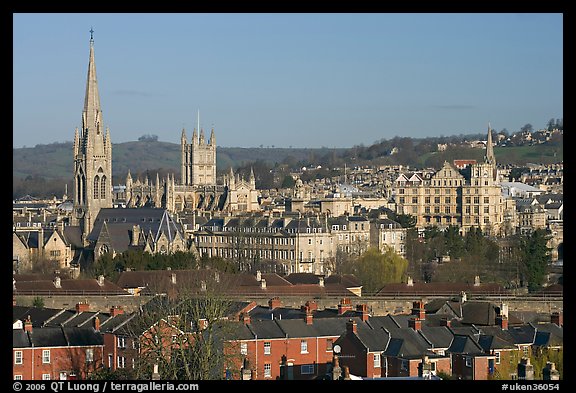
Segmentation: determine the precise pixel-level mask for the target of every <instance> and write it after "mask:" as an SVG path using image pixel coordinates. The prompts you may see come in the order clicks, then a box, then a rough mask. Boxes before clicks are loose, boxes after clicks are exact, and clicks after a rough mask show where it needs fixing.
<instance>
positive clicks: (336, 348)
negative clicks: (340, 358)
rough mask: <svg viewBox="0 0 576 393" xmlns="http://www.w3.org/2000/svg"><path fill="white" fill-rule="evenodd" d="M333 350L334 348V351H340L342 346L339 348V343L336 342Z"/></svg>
mask: <svg viewBox="0 0 576 393" xmlns="http://www.w3.org/2000/svg"><path fill="white" fill-rule="evenodd" d="M333 350H334V352H335V353H340V351H341V350H342V348H340V345H338V344H336V345H334V348H333Z"/></svg>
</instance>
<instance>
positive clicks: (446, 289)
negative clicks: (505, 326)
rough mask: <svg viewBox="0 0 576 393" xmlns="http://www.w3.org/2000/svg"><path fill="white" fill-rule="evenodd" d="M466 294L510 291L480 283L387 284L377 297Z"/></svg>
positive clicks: (490, 284) (491, 284) (504, 292)
mask: <svg viewBox="0 0 576 393" xmlns="http://www.w3.org/2000/svg"><path fill="white" fill-rule="evenodd" d="M461 292H466V293H478V294H507V293H509V291H508V290H507V289H505V288H504V287H503V286H501V285H499V284H495V283H480V285H478V286H475V285H474V284H473V283H452V282H429V283H423V282H414V283H413V285H412V286H409V285H408V284H407V283H391V284H386V285H385V286H384V287H382V288H381V289H380V290H379V291H378V292H377V293H376V296H387V295H394V294H411V295H433V294H438V295H449V294H454V295H456V294H460V293H461Z"/></svg>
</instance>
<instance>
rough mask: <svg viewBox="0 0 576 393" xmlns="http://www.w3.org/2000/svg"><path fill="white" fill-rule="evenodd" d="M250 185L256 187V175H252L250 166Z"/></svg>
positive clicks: (252, 170)
mask: <svg viewBox="0 0 576 393" xmlns="http://www.w3.org/2000/svg"><path fill="white" fill-rule="evenodd" d="M249 181H250V187H251V188H253V189H255V188H256V176H254V168H252V167H250V180H249Z"/></svg>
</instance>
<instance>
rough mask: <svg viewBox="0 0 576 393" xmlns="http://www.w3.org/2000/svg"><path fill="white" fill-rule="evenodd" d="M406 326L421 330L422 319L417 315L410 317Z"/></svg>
mask: <svg viewBox="0 0 576 393" xmlns="http://www.w3.org/2000/svg"><path fill="white" fill-rule="evenodd" d="M408 327H409V328H412V329H414V330H422V320H421V319H420V318H418V317H414V318H410V319H409V320H408Z"/></svg>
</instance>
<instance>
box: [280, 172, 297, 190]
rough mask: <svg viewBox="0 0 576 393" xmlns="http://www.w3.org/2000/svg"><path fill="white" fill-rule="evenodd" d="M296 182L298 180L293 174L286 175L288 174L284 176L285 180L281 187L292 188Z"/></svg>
mask: <svg viewBox="0 0 576 393" xmlns="http://www.w3.org/2000/svg"><path fill="white" fill-rule="evenodd" d="M294 184H296V182H295V181H294V178H293V177H292V176H291V175H286V176H284V180H282V185H281V186H280V187H281V188H292V187H294Z"/></svg>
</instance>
